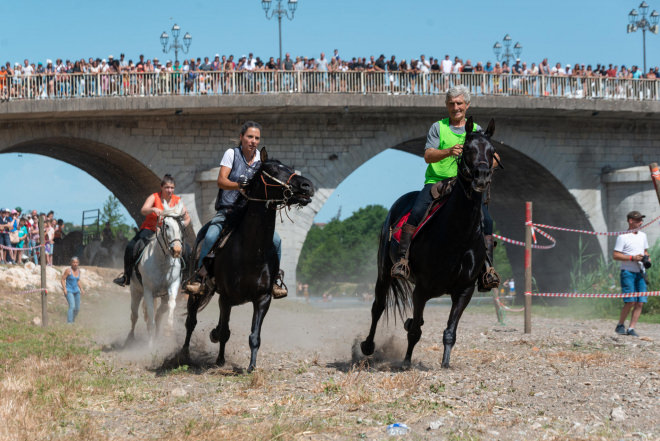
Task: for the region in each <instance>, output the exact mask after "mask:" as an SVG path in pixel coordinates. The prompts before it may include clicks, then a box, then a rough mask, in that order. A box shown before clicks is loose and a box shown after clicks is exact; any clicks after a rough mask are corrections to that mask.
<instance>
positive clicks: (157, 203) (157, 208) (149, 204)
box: [113, 174, 190, 286]
mask: <svg viewBox="0 0 660 441" xmlns="http://www.w3.org/2000/svg"><path fill="white" fill-rule="evenodd" d="M175 186H176V183H175V182H174V178H173V177H172V175H170V174H166V175H165V176H164V177H163V180H162V181H161V183H160V192H158V193H154V194H152V195H150V196H149V197H148V198H147V200H146V201H144V204H143V205H142V208H141V209H140V213H142V215H143V216H146V217H145V218H144V222H142V225H141V226H140V231H139V232H138V233H137V234H136V235H135V237H133V239H131V240H130V241H129V242H128V244H126V250H125V251H124V272H123V274H121V275H120V276H119V277H117V278H116V279H114V280H113V282H114V283H116V284H117V285H119V286H129V285H130V284H131V275H132V274H133V266H134V265H135V262H134V261H133V252H134V250H135V246H136V245H137V243H138V242H140V241H141V242H143V243H144V242H146V241H147V240H148V239H149V238H151V237H152V236H153V235H154V234H156V231H157V229H158V221H159V219H158V217H159V216H160V215H161V214H162V213H163V210H165V209H168V208H173V207H175V206H176V205H177V204H181V205H183V201H182V200H181V198H180V197H179V196H177V195H175V194H174V187H175ZM182 213H183V226H184V227H187V226H188V224H190V216H189V215H188V210H187V209H186V206H185V205H183V211H182Z"/></svg>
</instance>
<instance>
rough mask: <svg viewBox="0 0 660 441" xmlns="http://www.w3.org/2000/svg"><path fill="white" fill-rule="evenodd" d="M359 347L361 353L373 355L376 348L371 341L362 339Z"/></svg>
mask: <svg viewBox="0 0 660 441" xmlns="http://www.w3.org/2000/svg"><path fill="white" fill-rule="evenodd" d="M360 349H361V350H362V353H363V354H364V355H367V356H369V355H373V354H374V350H375V349H376V345H375V344H374V342H372V341H363V342H362V343H360Z"/></svg>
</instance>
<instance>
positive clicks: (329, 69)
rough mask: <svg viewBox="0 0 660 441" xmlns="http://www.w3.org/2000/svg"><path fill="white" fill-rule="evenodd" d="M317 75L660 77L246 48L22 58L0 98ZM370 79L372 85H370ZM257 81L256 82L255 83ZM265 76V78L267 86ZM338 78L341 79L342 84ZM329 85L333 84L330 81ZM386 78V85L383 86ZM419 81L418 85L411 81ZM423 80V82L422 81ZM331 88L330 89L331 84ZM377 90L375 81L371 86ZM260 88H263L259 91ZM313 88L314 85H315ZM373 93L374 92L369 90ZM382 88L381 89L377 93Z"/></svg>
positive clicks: (0, 86) (581, 67)
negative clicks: (262, 53) (269, 53)
mask: <svg viewBox="0 0 660 441" xmlns="http://www.w3.org/2000/svg"><path fill="white" fill-rule="evenodd" d="M299 71H302V72H317V73H320V74H322V77H320V78H321V80H322V83H323V86H324V89H323V90H320V91H327V90H330V89H332V88H334V89H336V90H337V91H345V90H346V88H347V87H349V85H347V84H345V81H346V80H342V79H340V77H338V76H337V75H334V74H336V73H340V72H370V73H376V72H382V73H383V74H384V75H383V76H382V78H383V80H382V87H383V88H386V87H387V86H389V89H390V91H391V90H393V89H394V87H393V86H394V82H395V81H397V82H398V78H399V77H400V75H401V74H407V75H406V82H407V89H408V91H410V90H412V91H413V92H414V91H415V90H419V84H420V83H421V81H420V78H424V79H426V78H428V74H432V73H437V74H470V73H483V74H491V75H493V76H516V75H518V76H524V77H532V76H538V75H544V76H558V77H570V78H586V77H601V78H618V79H649V80H650V79H658V78H659V76H660V72H659V71H658V67H657V66H656V67H652V68H650V69H649V71H648V72H641V70H640V69H639V68H638V67H637V66H631V67H630V68H627V67H626V66H624V65H622V66H617V65H612V64H609V65H608V66H606V65H605V64H596V65H595V67H593V66H592V65H590V64H584V63H581V62H580V63H574V64H562V63H560V62H555V63H554V65H553V64H551V63H549V62H548V60H547V59H543V60H542V61H541V62H539V63H538V65H537V64H536V63H534V62H533V63H531V64H528V63H527V62H521V60H520V59H516V60H515V62H514V63H513V64H512V65H511V66H509V65H508V64H507V62H506V61H503V62H501V63H500V62H495V63H493V62H491V61H488V62H486V63H482V62H481V61H479V62H476V63H472V61H471V60H470V59H466V60H465V61H463V59H462V58H460V57H459V56H455V57H454V58H453V60H452V59H451V58H450V56H449V55H445V57H444V58H443V59H442V60H440V59H439V58H436V57H433V56H431V57H429V58H428V59H427V58H426V57H425V56H424V55H420V56H419V57H418V58H412V59H410V60H409V61H408V60H406V59H397V57H396V56H395V55H392V56H391V57H390V58H389V59H387V58H386V57H385V55H380V56H379V57H375V56H370V57H368V58H367V57H352V58H350V59H349V58H342V56H341V55H340V53H339V51H338V50H337V49H335V50H334V52H333V54H332V56H330V57H326V55H325V53H321V54H320V56H319V57H318V58H313V57H305V56H298V57H295V58H293V57H291V55H290V54H288V53H287V54H286V57H285V58H284V59H283V60H280V59H279V58H278V59H275V58H274V57H269V58H268V59H267V60H266V59H263V60H262V59H261V58H260V57H255V56H253V54H252V53H250V54H248V55H247V56H246V55H242V56H241V57H236V58H235V57H234V55H222V56H221V55H220V54H215V56H214V57H203V58H202V57H198V58H189V59H184V60H183V61H182V62H179V61H178V60H176V61H174V62H172V61H171V60H166V61H164V62H162V63H161V61H160V60H159V59H158V58H156V57H154V58H153V59H145V57H144V55H140V56H139V57H138V59H137V60H136V61H134V60H132V59H126V57H125V55H124V54H121V55H120V57H119V58H115V57H114V56H112V55H110V56H108V58H107V59H105V58H104V59H101V58H88V59H87V60H86V59H84V58H81V59H80V60H62V59H60V58H58V59H56V60H55V62H54V63H53V62H52V60H46V62H45V63H42V62H36V63H35V62H33V61H30V60H28V59H25V60H23V62H22V63H18V62H16V63H14V64H13V65H12V63H11V62H6V63H5V65H4V66H2V67H0V97H1V98H3V99H20V98H47V97H57V96H90V95H145V94H147V95H149V94H161V93H172V94H178V93H181V94H191V93H194V94H217V93H236V92H246V91H247V92H257V93H258V92H260V91H262V90H268V91H276V92H277V91H293V90H294V89H295V88H296V87H298V85H294V84H293V80H292V78H293V77H292V75H291V73H294V72H299ZM232 72H245V73H246V74H247V75H252V74H255V73H258V72H266V73H270V74H271V77H270V80H268V78H269V77H267V76H264V75H261V76H260V78H266V80H258V81H255V80H254V78H253V77H252V76H249V77H248V79H249V84H242V85H236V84H235V83H234V81H235V80H234V78H233V75H228V74H230V73H232ZM374 78H376V76H372V81H371V82H372V83H373V84H376V82H375V81H373V79H374ZM260 81H261V82H260ZM264 81H269V82H268V84H266V83H264ZM342 81H343V82H344V84H342ZM331 83H332V84H331ZM387 83H389V85H388V84H387ZM416 83H417V84H416ZM425 84H426V81H425ZM331 86H333V87H331ZM431 86H433V87H436V88H437V89H442V88H443V87H444V86H446V85H444V84H432V83H429V84H428V86H426V85H425V86H424V87H425V88H426V89H427V90H422V92H428V91H429V90H428V89H430V87H431ZM374 87H376V86H374ZM264 88H266V89H264ZM314 91H316V89H315V90H314ZM374 91H375V90H374ZM381 91H384V90H381Z"/></svg>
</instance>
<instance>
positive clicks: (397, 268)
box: [390, 224, 417, 280]
mask: <svg viewBox="0 0 660 441" xmlns="http://www.w3.org/2000/svg"><path fill="white" fill-rule="evenodd" d="M416 229H417V225H410V224H403V226H402V227H401V239H400V240H399V252H398V253H397V256H396V257H397V261H396V262H395V263H394V265H393V266H392V270H391V271H390V275H391V276H392V277H394V278H395V279H403V280H407V279H408V277H410V267H408V249H409V248H410V242H411V241H412V236H413V233H415V230H416Z"/></svg>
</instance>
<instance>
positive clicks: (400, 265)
mask: <svg viewBox="0 0 660 441" xmlns="http://www.w3.org/2000/svg"><path fill="white" fill-rule="evenodd" d="M390 275H391V276H392V277H394V278H395V279H401V280H408V278H409V277H410V267H409V266H408V259H406V258H405V257H402V258H401V259H399V260H398V261H397V262H395V263H394V265H392V269H391V270H390Z"/></svg>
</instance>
